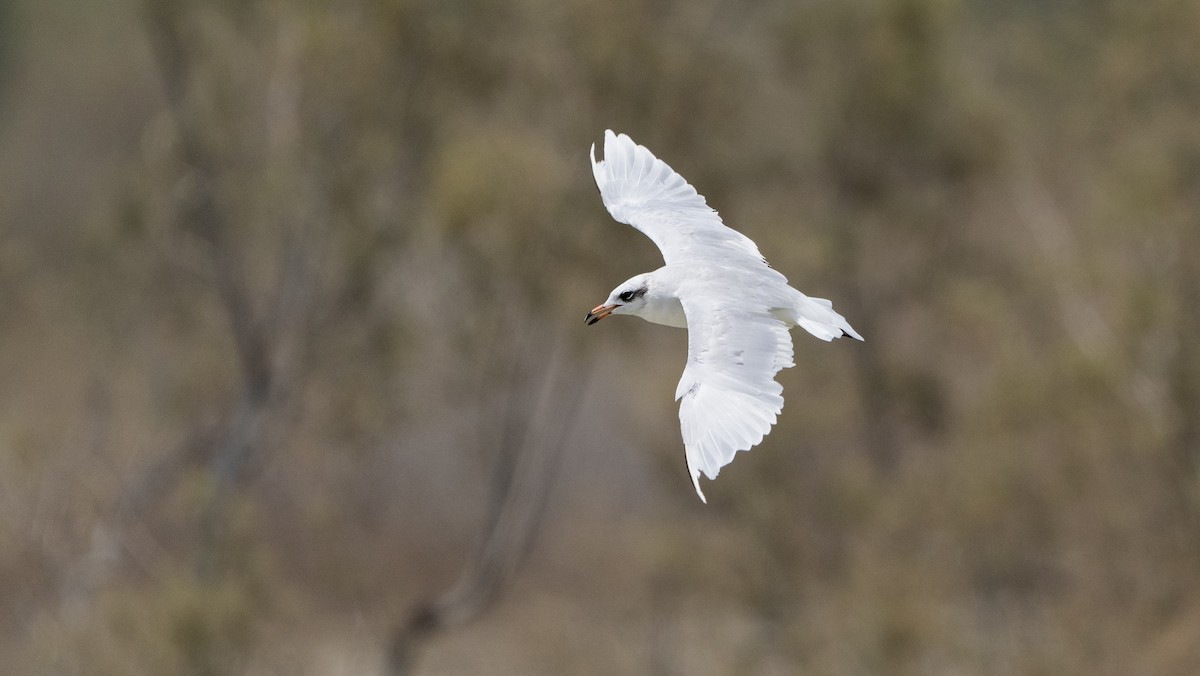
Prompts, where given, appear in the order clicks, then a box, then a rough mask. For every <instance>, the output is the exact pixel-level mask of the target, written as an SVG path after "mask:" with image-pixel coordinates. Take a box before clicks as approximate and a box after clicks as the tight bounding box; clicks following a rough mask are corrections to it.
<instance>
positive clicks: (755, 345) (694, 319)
mask: <svg viewBox="0 0 1200 676" xmlns="http://www.w3.org/2000/svg"><path fill="white" fill-rule="evenodd" d="M743 291H744V288H743ZM755 295H756V294H754V293H750V294H745V293H739V294H738V295H736V296H735V295H734V292H733V291H731V290H730V289H729V287H728V286H724V285H720V284H715V283H704V282H703V281H700V282H696V283H695V284H694V285H693V286H691V287H686V288H684V289H683V290H681V293H680V301H681V302H682V304H683V311H684V313H685V314H686V315H687V322H688V361H687V366H686V367H685V368H684V370H683V377H682V378H680V380H679V387H678V388H677V389H676V390H675V398H676V399H677V400H679V424H680V429H681V430H682V432H683V445H684V448H685V449H686V454H687V465H688V471H689V472H690V473H691V475H692V483H693V484H694V485H695V486H696V493H697V494H699V496H700V499H701V500H705V498H704V492H703V491H701V490H700V473H701V472H704V475H705V476H706V477H708V478H709V479H715V478H716V477H717V474H718V473H719V472H720V471H721V468H722V467H724V466H725V465H728V464H729V463H730V462H731V461H732V460H733V456H734V455H735V454H736V453H737V452H738V451H747V450H750V448H751V447H753V446H755V445H757V444H758V443H759V442H761V441H762V440H763V437H764V436H766V434H767V433H768V432H770V431H771V426H772V425H774V424H775V419H776V416H778V415H779V412H780V411H781V410H783V386H782V385H780V384H779V383H777V382H775V374H776V373H778V372H779V370H780V369H784V368H788V367H790V366H792V365H793V364H792V338H791V335H790V334H789V333H788V327H787V325H786V324H785V323H784V322H782V321H780V320H779V319H777V318H776V317H775V316H774V315H773V314H772V313H771V311H770V310H771V308H770V304H769V303H768V302H767V300H766V299H759V298H755V297H754V296H755ZM705 502H707V501H706V500H705Z"/></svg>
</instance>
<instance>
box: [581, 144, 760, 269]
mask: <svg viewBox="0 0 1200 676" xmlns="http://www.w3.org/2000/svg"><path fill="white" fill-rule="evenodd" d="M592 174H593V175H594V176H595V177H596V186H597V187H598V188H600V197H601V199H603V200H604V206H605V207H607V208H608V212H609V213H610V214H612V217H613V218H615V219H616V220H617V221H618V222H621V223H626V224H628V225H632V226H633V227H635V228H637V229H638V230H641V231H642V232H643V233H645V234H646V236H647V237H649V238H650V239H651V240H653V241H654V243H655V244H657V245H658V248H659V250H660V251H661V252H662V256H663V260H665V261H666V263H667V264H668V265H670V264H674V263H686V262H689V261H703V262H709V263H712V262H720V263H722V264H726V265H737V266H738V267H742V268H744V269H746V270H753V271H755V272H756V273H757V274H759V275H761V276H764V277H770V278H775V279H782V278H783V275H781V274H779V273H778V272H776V271H774V270H772V269H771V268H770V267H768V266H767V264H766V261H765V260H763V256H762V254H761V253H759V251H758V247H757V246H755V244H754V242H753V241H751V240H750V238H749V237H746V236H745V235H743V234H742V233H740V232H738V231H736V230H733V229H731V228H728V227H726V226H725V224H724V223H722V222H721V217H720V216H718V215H717V212H715V211H713V210H712V209H711V208H710V207H709V206H708V204H707V203H706V202H705V201H704V196H703V195H701V194H700V193H698V192H696V189H695V188H693V187H692V186H691V184H689V183H688V182H687V181H686V180H684V178H683V177H682V176H680V175H679V174H678V173H676V172H675V171H674V170H673V169H671V167H669V166H667V163H666V162H663V161H662V160H660V159H658V158H656V157H655V156H654V154H653V153H651V152H650V151H649V150H648V149H646V147H645V146H640V145H638V144H636V143H634V142H633V139H631V138H629V137H628V136H626V135H625V134H620V135H618V134H614V133H613V132H612V131H611V130H608V131H605V132H604V159H603V160H601V161H599V162H598V161H596V146H595V145H594V144H593V145H592Z"/></svg>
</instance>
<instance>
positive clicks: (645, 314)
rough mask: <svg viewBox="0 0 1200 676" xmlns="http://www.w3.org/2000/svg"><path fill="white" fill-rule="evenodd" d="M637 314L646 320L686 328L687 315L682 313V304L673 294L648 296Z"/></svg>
mask: <svg viewBox="0 0 1200 676" xmlns="http://www.w3.org/2000/svg"><path fill="white" fill-rule="evenodd" d="M638 314H639V315H640V316H641V318H642V319H645V320H646V321H648V322H653V323H655V324H662V325H664V326H674V327H675V328H677V329H686V328H687V315H685V314H683V304H682V303H680V302H679V299H678V298H676V297H674V296H659V297H656V298H648V299H647V300H646V304H645V306H643V307H642V309H641V312H639V313H638Z"/></svg>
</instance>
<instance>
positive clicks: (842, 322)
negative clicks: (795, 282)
mask: <svg viewBox="0 0 1200 676" xmlns="http://www.w3.org/2000/svg"><path fill="white" fill-rule="evenodd" d="M793 290H794V289H793ZM777 312H778V313H779V316H780V318H781V319H783V320H785V321H787V322H790V323H792V324H795V325H796V326H799V327H800V328H802V329H804V330H805V331H808V332H809V333H811V334H813V335H814V336H816V337H817V338H820V339H821V340H826V341H828V340H833V339H834V338H841V337H842V336H850V337H851V338H855V339H857V340H862V339H863V337H862V336H860V335H858V331H855V330H854V327H852V326H850V322H847V321H846V318H845V317H843V316H841V315H840V314H838V313H837V312H836V311H835V310H834V309H833V303H832V302H831V301H828V300H825V299H824V298H810V297H808V296H806V295H804V294H802V293H800V292H799V291H796V302H795V305H793V306H792V307H790V308H783V309H782V310H778V311H777Z"/></svg>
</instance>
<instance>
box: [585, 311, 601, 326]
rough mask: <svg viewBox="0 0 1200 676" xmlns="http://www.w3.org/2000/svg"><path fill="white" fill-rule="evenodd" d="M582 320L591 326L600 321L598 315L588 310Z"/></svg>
mask: <svg viewBox="0 0 1200 676" xmlns="http://www.w3.org/2000/svg"><path fill="white" fill-rule="evenodd" d="M583 321H584V322H586V323H587V325H588V326H591V325H592V324H595V323H596V322H598V321H600V317H598V316H596V315H594V314H592V313H590V312H589V313H587V316H586V317H584V318H583Z"/></svg>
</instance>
